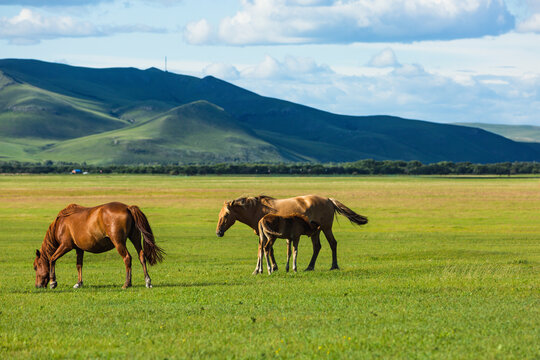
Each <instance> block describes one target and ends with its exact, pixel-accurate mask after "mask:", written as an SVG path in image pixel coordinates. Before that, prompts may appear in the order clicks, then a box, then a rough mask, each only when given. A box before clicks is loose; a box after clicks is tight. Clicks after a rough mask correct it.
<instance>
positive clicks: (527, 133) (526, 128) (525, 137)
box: [456, 123, 540, 143]
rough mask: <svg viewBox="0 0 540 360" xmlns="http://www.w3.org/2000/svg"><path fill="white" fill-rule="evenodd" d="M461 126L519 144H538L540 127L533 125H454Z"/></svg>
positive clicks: (539, 141)
mask: <svg viewBox="0 0 540 360" xmlns="http://www.w3.org/2000/svg"><path fill="white" fill-rule="evenodd" d="M456 125H461V126H471V127H476V128H480V129H484V130H486V131H489V132H492V133H495V134H499V135H501V136H504V137H506V138H508V139H511V140H514V141H521V142H531V143H540V126H533V125H499V124H482V123H456Z"/></svg>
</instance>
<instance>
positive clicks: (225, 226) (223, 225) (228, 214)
mask: <svg viewBox="0 0 540 360" xmlns="http://www.w3.org/2000/svg"><path fill="white" fill-rule="evenodd" d="M233 205H234V200H233V201H231V202H227V201H225V202H224V203H223V207H222V208H221V211H220V212H219V219H218V224H217V228H216V235H217V236H218V237H222V236H223V235H224V234H225V231H227V230H229V228H230V227H231V226H233V224H234V223H235V221H236V215H235V214H234V210H232V206H233Z"/></svg>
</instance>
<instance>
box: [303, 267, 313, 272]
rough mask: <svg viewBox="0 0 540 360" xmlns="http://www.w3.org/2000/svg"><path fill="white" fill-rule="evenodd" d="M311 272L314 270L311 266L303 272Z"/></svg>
mask: <svg viewBox="0 0 540 360" xmlns="http://www.w3.org/2000/svg"><path fill="white" fill-rule="evenodd" d="M313 270H315V268H313V267H311V266H308V267H307V268H306V270H304V271H313Z"/></svg>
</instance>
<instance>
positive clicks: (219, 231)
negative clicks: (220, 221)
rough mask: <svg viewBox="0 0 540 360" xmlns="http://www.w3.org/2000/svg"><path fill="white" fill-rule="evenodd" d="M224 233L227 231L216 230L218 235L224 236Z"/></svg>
mask: <svg viewBox="0 0 540 360" xmlns="http://www.w3.org/2000/svg"><path fill="white" fill-rule="evenodd" d="M224 234H225V233H224V232H223V231H221V230H218V231H216V235H217V237H223V235H224Z"/></svg>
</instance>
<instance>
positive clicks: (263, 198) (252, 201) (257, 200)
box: [229, 195, 275, 207]
mask: <svg viewBox="0 0 540 360" xmlns="http://www.w3.org/2000/svg"><path fill="white" fill-rule="evenodd" d="M271 200H275V198H273V197H271V196H267V195H259V196H248V197H241V198H238V199H236V200H233V201H231V202H230V203H229V204H230V205H239V206H242V207H254V206H257V205H258V204H261V205H263V206H266V207H270V206H269V203H270V201H271Z"/></svg>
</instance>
